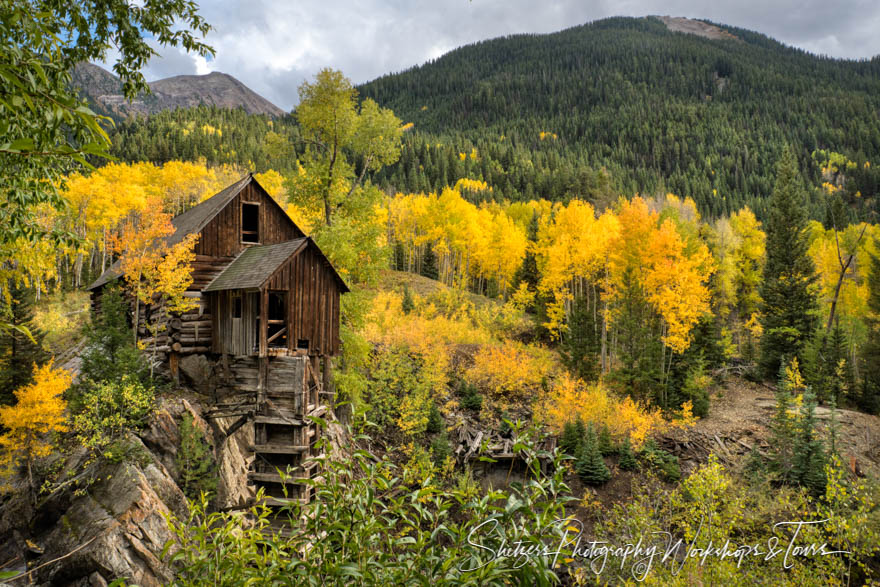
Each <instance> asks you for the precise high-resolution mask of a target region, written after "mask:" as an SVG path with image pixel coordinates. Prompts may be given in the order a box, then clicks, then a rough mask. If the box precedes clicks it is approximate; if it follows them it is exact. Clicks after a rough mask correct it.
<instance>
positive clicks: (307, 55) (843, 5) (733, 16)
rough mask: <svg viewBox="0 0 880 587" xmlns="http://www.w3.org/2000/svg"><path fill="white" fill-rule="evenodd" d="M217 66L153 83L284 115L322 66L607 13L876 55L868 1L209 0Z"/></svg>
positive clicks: (356, 76) (350, 64) (169, 63)
mask: <svg viewBox="0 0 880 587" xmlns="http://www.w3.org/2000/svg"><path fill="white" fill-rule="evenodd" d="M201 13H202V14H203V15H204V16H205V18H206V19H207V20H208V22H210V23H211V24H212V25H213V26H214V29H215V30H214V31H212V32H211V33H210V34H209V35H208V37H207V39H206V40H207V42H208V43H209V44H211V45H212V46H213V47H214V48H215V50H216V57H215V58H214V59H212V60H208V61H206V60H204V59H202V58H198V57H193V56H190V55H186V54H184V53H183V52H181V51H180V50H177V49H162V50H161V51H160V53H161V57H157V58H154V59H153V60H152V61H151V62H150V64H149V65H148V67H147V69H146V71H145V74H146V75H147V77H148V79H150V80H153V79H159V78H162V77H168V76H171V75H179V74H192V73H208V72H210V71H222V72H224V73H228V74H231V75H233V76H235V77H236V78H238V79H240V80H241V81H242V82H244V83H245V84H247V85H248V86H249V87H250V88H252V89H253V90H254V91H256V92H258V93H259V94H261V95H263V96H265V97H266V98H267V99H269V100H271V101H272V102H274V103H275V104H277V105H278V106H280V107H281V108H284V109H290V108H292V107H293V106H294V105H295V104H296V101H297V88H298V87H299V85H300V84H301V83H302V82H303V80H305V79H310V78H311V77H312V76H314V74H315V73H316V72H317V71H318V70H319V69H321V68H322V67H332V68H335V69H340V70H342V72H343V73H345V75H347V76H348V77H349V78H350V79H351V80H352V81H353V82H355V83H361V82H365V81H369V80H371V79H374V78H376V77H378V76H380V75H383V74H385V73H389V72H395V71H401V70H403V69H406V68H408V67H412V66H414V65H418V64H421V63H424V62H425V61H427V60H429V59H433V58H436V57H439V56H440V55H442V54H443V53H445V52H447V51H449V50H451V49H454V48H456V47H458V46H461V45H464V44H467V43H472V42H476V41H480V40H483V39H489V38H492V37H497V36H501V35H508V34H516V33H547V32H553V31H558V30H561V29H564V28H568V27H571V26H576V25H579V24H583V23H585V22H589V21H592V20H596V19H600V18H605V17H608V16H614V15H624V16H644V15H648V14H663V15H667V14H668V15H672V16H686V17H691V18H706V19H709V20H713V21H715V22H721V23H724V24H729V25H734V26H739V27H743V28H747V29H751V30H755V31H758V32H762V33H765V34H768V35H770V36H771V37H774V38H776V39H778V40H780V41H782V42H784V43H787V44H789V45H794V46H797V47H801V48H804V49H806V50H808V51H811V52H813V53H817V54H826V55H831V56H833V57H840V58H867V57H872V56H873V55H876V54H878V53H880V35H877V34H876V31H877V30H880V3H877V2H875V1H874V0H843V1H842V2H837V3H834V5H833V8H832V7H830V6H829V4H828V2H827V1H824V0H823V1H821V2H820V1H819V0H724V1H719V2H712V3H709V2H706V1H705V0H703V1H700V0H618V1H616V2H611V1H610V0H587V1H584V0H580V1H578V0H560V1H556V2H547V3H544V4H543V5H542V4H539V3H538V2H535V0H471V1H468V0H384V1H383V0H361V1H360V2H351V1H350V0H349V1H345V0H322V1H317V0H297V1H295V2H290V3H282V2H273V1H272V0H247V1H244V0H212V1H210V2H203V3H202V8H201Z"/></svg>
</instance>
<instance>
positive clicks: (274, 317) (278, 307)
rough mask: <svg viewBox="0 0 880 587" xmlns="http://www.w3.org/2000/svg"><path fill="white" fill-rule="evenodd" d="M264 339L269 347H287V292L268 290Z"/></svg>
mask: <svg viewBox="0 0 880 587" xmlns="http://www.w3.org/2000/svg"><path fill="white" fill-rule="evenodd" d="M266 341H267V343H268V345H269V348H273V349H279V348H287V292H283V291H277V292H269V315H268V317H267V320H266Z"/></svg>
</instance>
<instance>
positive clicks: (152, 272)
mask: <svg viewBox="0 0 880 587" xmlns="http://www.w3.org/2000/svg"><path fill="white" fill-rule="evenodd" d="M150 204H152V205H150ZM172 234H174V226H173V225H172V224H171V215H170V214H168V213H166V212H163V211H162V208H161V205H160V204H159V202H157V201H154V200H151V201H150V203H148V205H147V207H146V208H145V209H144V210H143V212H141V214H140V215H139V216H138V217H134V218H130V219H129V220H128V221H126V223H125V225H124V226H123V228H122V230H121V231H120V233H119V236H116V235H114V236H113V238H112V239H111V245H112V248H113V251H114V252H115V253H117V254H118V255H119V261H120V269H121V271H122V274H123V277H124V278H125V281H126V282H127V283H128V286H129V288H130V289H131V291H132V292H133V293H134V295H135V298H136V304H135V323H137V322H138V317H139V305H140V304H151V303H153V302H154V301H155V300H156V298H160V299H162V300H164V301H165V304H166V309H167V310H170V311H172V312H178V313H182V312H186V311H187V310H190V309H192V308H195V307H196V306H197V304H198V302H196V301H195V300H193V299H190V298H186V297H184V292H185V291H186V290H187V288H189V286H190V284H192V262H193V261H194V260H195V252H194V249H195V244H196V241H197V240H198V234H189V235H187V236H186V237H184V239H183V240H182V241H181V242H179V243H177V244H174V245H169V244H168V243H167V240H166V239H167V238H168V237H169V236H171V235H172Z"/></svg>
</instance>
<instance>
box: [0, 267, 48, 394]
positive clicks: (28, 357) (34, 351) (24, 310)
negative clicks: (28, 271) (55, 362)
mask: <svg viewBox="0 0 880 587" xmlns="http://www.w3.org/2000/svg"><path fill="white" fill-rule="evenodd" d="M9 295H10V300H11V301H10V304H9V305H8V306H7V307H6V308H4V310H5V312H4V314H5V316H3V317H2V318H0V319H2V320H3V321H5V322H7V323H9V324H10V325H11V326H16V327H22V328H26V329H27V330H28V331H29V332H30V334H31V336H32V337H33V340H31V338H29V337H28V336H27V335H26V334H24V333H23V332H20V331H18V330H15V329H11V330H9V331H5V332H3V333H2V334H0V405H9V404H11V403H14V400H15V396H14V395H13V391H15V390H16V389H19V388H21V387H24V386H25V385H28V384H29V383H31V382H32V381H33V374H34V364H36V365H37V366H42V365H43V363H45V362H46V361H47V360H48V359H49V353H47V352H46V351H45V350H44V349H43V333H42V332H41V331H40V329H39V328H37V326H36V324H35V323H34V305H33V300H32V297H31V296H32V293H31V292H30V291H28V290H26V289H25V288H23V287H21V286H20V285H19V284H15V285H13V286H12V287H11V288H10V291H9Z"/></svg>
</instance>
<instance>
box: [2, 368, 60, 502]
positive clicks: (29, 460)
mask: <svg viewBox="0 0 880 587" xmlns="http://www.w3.org/2000/svg"><path fill="white" fill-rule="evenodd" d="M71 381H72V376H71V374H70V373H68V372H67V371H65V370H64V369H60V368H55V367H54V366H53V365H52V362H51V361H50V362H49V363H47V364H45V365H43V366H42V367H37V366H36V365H34V381H33V383H31V384H30V385H25V386H24V387H21V388H19V389H17V390H16V391H15V397H16V399H17V400H18V401H17V402H16V403H15V405H12V406H3V407H0V426H2V427H3V428H4V429H5V430H6V433H5V434H3V435H2V436H0V448H2V451H0V455H2V456H0V466H2V468H3V469H4V470H5V472H7V473H9V472H11V469H13V468H14V467H15V466H17V465H19V464H21V463H22V462H23V463H24V464H25V465H26V466H27V475H28V485H29V487H30V491H31V499H32V500H33V501H36V488H35V486H34V475H33V465H34V462H35V461H36V459H38V458H41V457H45V456H47V455H49V454H50V453H51V452H52V448H53V446H54V445H53V443H52V439H51V435H52V434H53V433H56V432H63V431H65V430H66V429H67V427H66V426H65V424H64V411H65V409H66V407H67V403H66V402H65V401H64V399H63V398H62V397H61V394H63V393H64V392H65V391H66V390H67V388H68V387H70V383H71Z"/></svg>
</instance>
